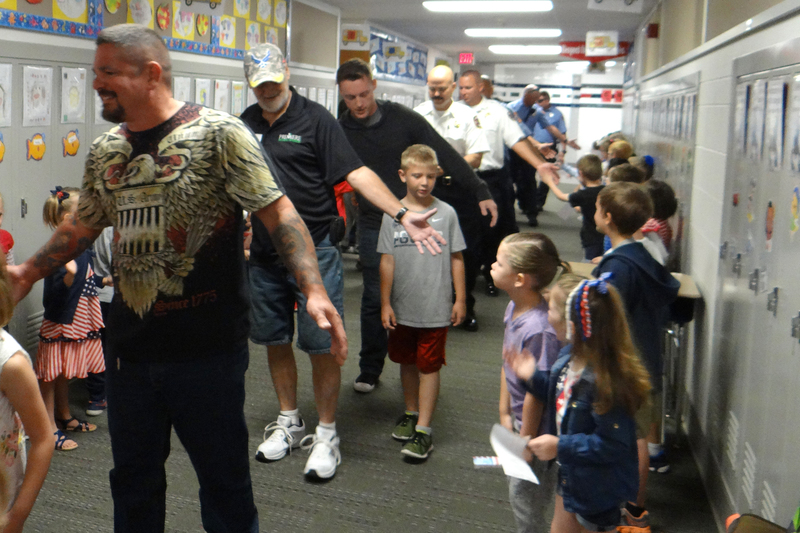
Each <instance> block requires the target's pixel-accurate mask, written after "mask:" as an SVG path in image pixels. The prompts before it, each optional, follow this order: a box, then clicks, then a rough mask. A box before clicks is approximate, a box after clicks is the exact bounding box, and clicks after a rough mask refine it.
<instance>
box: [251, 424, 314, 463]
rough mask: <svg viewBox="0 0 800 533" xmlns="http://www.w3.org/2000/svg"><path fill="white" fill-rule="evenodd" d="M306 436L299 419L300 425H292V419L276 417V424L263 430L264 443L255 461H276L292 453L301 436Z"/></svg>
mask: <svg viewBox="0 0 800 533" xmlns="http://www.w3.org/2000/svg"><path fill="white" fill-rule="evenodd" d="M305 434H306V425H305V423H303V419H302V418H301V419H300V425H297V424H293V423H292V417H290V416H284V415H278V420H277V421H276V422H272V423H270V424H269V425H268V426H267V427H265V428H264V442H262V443H261V445H260V446H259V447H258V451H257V452H256V460H258V461H261V462H262V463H268V462H270V461H278V460H280V459H283V458H284V457H286V454H287V453H289V454H290V453H292V448H299V447H300V441H301V439H302V438H303V435H305Z"/></svg>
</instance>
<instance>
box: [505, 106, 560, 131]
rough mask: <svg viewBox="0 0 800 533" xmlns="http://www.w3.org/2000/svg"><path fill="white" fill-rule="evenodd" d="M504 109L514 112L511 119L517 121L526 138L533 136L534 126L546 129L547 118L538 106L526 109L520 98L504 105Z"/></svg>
mask: <svg viewBox="0 0 800 533" xmlns="http://www.w3.org/2000/svg"><path fill="white" fill-rule="evenodd" d="M506 107H507V108H508V109H510V110H511V111H513V112H514V116H513V118H514V120H517V123H518V124H519V126H520V128H522V131H523V132H524V133H525V136H526V137H530V136H532V135H533V130H534V128H535V127H536V126H539V127H540V128H546V127H547V126H548V124H549V122H547V117H545V115H544V113H542V111H541V109H540V108H539V107H538V106H536V105H534V106H532V107H527V106H526V105H525V103H524V102H523V101H522V98H519V99H517V100H514V101H513V102H510V103H508V104H506Z"/></svg>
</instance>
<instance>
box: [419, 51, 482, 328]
mask: <svg viewBox="0 0 800 533" xmlns="http://www.w3.org/2000/svg"><path fill="white" fill-rule="evenodd" d="M455 90H456V82H455V80H454V76H453V71H452V70H451V69H450V67H447V66H445V65H438V66H436V67H434V68H433V70H431V72H430V74H428V96H430V100H428V101H426V102H424V103H422V104H420V105H418V106H417V107H415V108H414V111H416V112H417V113H419V114H420V115H422V116H423V117H425V120H427V121H428V123H430V125H431V126H433V129H435V130H436V133H438V134H439V135H441V136H442V137H444V139H445V140H446V141H447V142H448V143H450V146H452V147H453V148H454V149H455V151H456V152H458V153H459V155H460V156H461V157H463V158H464V159H465V160H466V161H467V163H469V164H470V166H472V168H476V169H477V168H478V167H480V166H481V159H482V158H483V154H484V153H486V152H488V151H489V141H487V140H486V134H485V132H484V131H483V128H481V123H480V121H479V120H478V117H477V115H476V114H475V112H474V111H473V110H472V109H470V108H469V106H466V105H464V104H461V103H459V102H454V101H453V93H454V92H455ZM449 189H452V187H448V186H447V185H446V183H445V184H443V186H441V187H438V191H437V193H442V192H444V194H445V196H446V199H445V201H446V202H447V203H449V204H450V205H452V206H453V208H454V209H455V210H456V214H457V215H458V223H459V225H460V226H461V232H462V233H463V235H464V240H465V242H466V244H467V249H466V250H464V251H463V256H464V273H465V277H466V281H467V287H466V289H467V290H466V292H467V316H466V318H465V319H464V323H463V327H464V329H466V330H467V331H478V318H477V316H476V314H475V297H474V296H473V295H472V292H473V290H474V289H475V281H476V279H477V278H478V274H479V273H480V267H481V264H480V263H481V262H480V258H479V256H478V253H477V250H478V248H479V247H480V243H481V238H482V236H483V225H482V223H481V216H480V213H479V212H478V211H477V209H476V207H475V205H474V202H473V201H470V198H469V197H468V196H464V195H463V194H458V191H457V190H456V191H451V190H449Z"/></svg>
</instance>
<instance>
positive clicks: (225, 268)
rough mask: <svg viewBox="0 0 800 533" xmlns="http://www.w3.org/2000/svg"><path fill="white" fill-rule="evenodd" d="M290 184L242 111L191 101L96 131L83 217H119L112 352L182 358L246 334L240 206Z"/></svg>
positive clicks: (98, 223)
mask: <svg viewBox="0 0 800 533" xmlns="http://www.w3.org/2000/svg"><path fill="white" fill-rule="evenodd" d="M282 195H283V192H282V190H281V188H280V185H279V183H278V182H277V180H276V178H275V176H274V173H273V171H272V169H271V168H270V167H269V164H268V162H267V160H266V156H265V154H264V152H263V149H262V148H261V145H259V143H258V141H257V140H256V138H255V137H254V136H253V134H252V132H251V131H250V130H249V129H248V128H247V127H246V126H245V125H244V124H243V123H242V122H241V121H240V120H239V119H238V118H236V117H233V116H231V115H228V114H227V113H222V112H219V111H215V110H212V109H208V108H205V107H202V106H199V105H195V104H185V105H184V106H183V107H181V109H180V110H179V111H178V112H177V113H175V115H173V116H172V117H171V118H170V119H168V120H167V121H165V122H164V123H162V124H160V125H158V126H156V127H154V128H152V129H149V130H146V131H141V132H132V131H130V130H128V128H127V127H126V125H125V124H122V125H120V126H118V127H115V128H113V129H112V130H111V131H109V132H107V133H105V134H103V135H101V136H100V137H99V138H98V139H97V140H95V141H94V143H93V144H92V147H91V149H90V151H89V156H88V158H87V160H86V171H85V174H84V179H83V191H82V192H81V198H80V203H79V217H80V219H81V221H82V222H83V223H84V224H85V225H86V226H87V227H90V228H96V229H101V228H104V227H106V226H109V225H113V226H114V244H113V252H112V260H113V271H114V288H115V293H114V299H113V300H112V302H111V308H110V312H109V320H108V323H107V331H108V341H109V346H110V349H111V350H112V351H113V355H114V356H116V357H120V358H122V359H129V360H141V361H175V360H188V359H195V358H203V357H208V356H212V355H218V354H220V353H222V352H223V351H225V350H230V349H235V348H236V347H238V346H239V345H241V344H243V343H246V342H247V334H248V329H249V324H248V312H249V299H248V295H247V292H246V290H245V279H244V278H245V276H244V243H243V238H242V235H243V232H244V221H243V217H242V209H246V210H248V211H258V210H260V209H261V208H263V207H266V206H267V205H269V204H271V203H272V202H274V201H275V200H277V199H278V198H280V197H281V196H282Z"/></svg>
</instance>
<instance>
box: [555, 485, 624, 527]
mask: <svg viewBox="0 0 800 533" xmlns="http://www.w3.org/2000/svg"><path fill="white" fill-rule="evenodd" d="M559 475H560V474H559ZM556 494H558V495H559V496H561V497H562V498H563V497H564V488H563V486H562V485H561V484H560V483H558V484H557V485H556ZM619 509H620V508H619V506H617V507H614V508H613V509H609V510H607V511H603V512H600V513H597V514H591V515H588V514H583V515H582V514H578V513H574V514H575V519H576V520H577V521H578V523H579V524H580V525H581V526H583V528H584V529H586V530H587V531H616V530H617V526H618V525H619V524H620V521H621V520H622V513H621V512H620V510H619ZM567 512H569V511H567Z"/></svg>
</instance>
